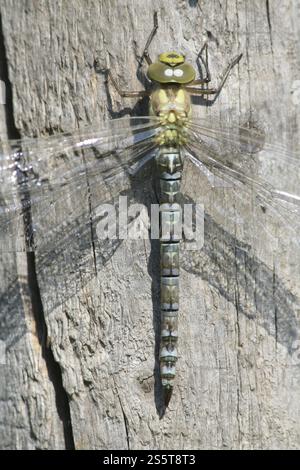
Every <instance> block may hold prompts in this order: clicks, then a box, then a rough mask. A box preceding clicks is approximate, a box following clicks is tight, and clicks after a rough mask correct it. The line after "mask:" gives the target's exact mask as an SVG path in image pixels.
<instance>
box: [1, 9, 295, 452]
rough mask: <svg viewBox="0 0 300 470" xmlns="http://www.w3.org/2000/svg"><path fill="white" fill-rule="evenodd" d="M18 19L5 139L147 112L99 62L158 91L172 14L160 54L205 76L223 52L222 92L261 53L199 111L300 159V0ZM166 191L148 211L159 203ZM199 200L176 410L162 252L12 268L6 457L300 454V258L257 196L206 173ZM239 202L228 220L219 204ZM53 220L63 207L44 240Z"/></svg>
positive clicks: (9, 20) (40, 261)
mask: <svg viewBox="0 0 300 470" xmlns="http://www.w3.org/2000/svg"><path fill="white" fill-rule="evenodd" d="M0 11H1V18H2V30H3V33H2V38H1V44H0V47H1V58H2V59H1V68H2V69H1V74H2V80H5V81H6V82H7V81H8V80H9V83H10V84H11V89H12V97H10V96H8V102H7V105H6V107H5V109H3V107H1V132H2V134H1V135H2V136H8V137H9V138H15V137H18V135H20V136H22V137H23V136H33V137H36V136H37V137H38V136H47V135H49V134H53V133H56V132H60V131H72V130H73V129H77V128H78V127H82V126H84V125H85V124H89V123H93V124H99V128H101V123H102V122H103V120H105V119H108V118H111V117H116V116H121V115H123V114H124V113H123V111H122V110H124V108H125V110H126V109H127V110H128V109H132V108H134V107H135V105H136V102H135V101H134V100H129V99H124V100H121V99H120V97H119V96H118V95H117V94H116V92H115V90H114V89H113V88H112V87H111V86H110V87H109V90H108V89H107V87H106V86H105V83H104V77H103V75H101V74H99V73H97V72H96V71H95V67H94V64H95V61H96V62H97V63H98V64H100V66H101V67H105V66H107V65H110V67H111V69H112V71H113V72H114V74H115V75H116V77H117V78H118V81H119V83H120V85H121V86H122V87H123V88H128V89H141V88H142V84H141V82H140V81H139V80H138V77H137V76H136V69H137V61H136V54H137V55H138V54H141V52H142V51H143V47H144V45H145V41H146V39H147V37H148V34H149V33H150V30H151V28H152V17H153V12H154V11H157V12H158V19H159V30H158V33H157V36H156V38H155V40H154V41H153V43H152V44H151V48H150V53H151V55H152V56H153V57H155V55H156V54H158V53H160V52H162V51H166V50H170V49H171V50H172V49H175V50H179V51H183V52H184V53H185V54H186V56H187V58H188V59H189V60H190V61H192V63H194V62H195V60H196V57H197V53H198V52H199V50H200V48H201V46H202V45H203V43H204V42H205V41H208V44H209V59H210V69H211V73H212V77H213V81H214V82H215V81H217V80H218V78H219V77H220V75H221V72H222V70H223V69H224V67H225V66H226V65H227V63H228V62H229V60H230V59H231V58H232V57H233V56H235V55H236V54H238V53H239V52H243V58H242V60H241V61H240V63H239V64H238V66H237V67H235V69H234V70H233V72H232V73H231V75H230V78H229V80H228V81H227V83H226V85H225V87H224V89H223V90H222V93H221V94H220V96H219V97H218V99H217V100H216V101H215V103H214V104H213V105H212V106H206V105H205V102H203V100H196V102H195V114H196V115H197V116H201V115H204V116H210V117H214V118H215V119H216V122H219V121H220V120H225V121H226V122H227V121H228V122H231V123H239V124H244V123H246V122H249V121H251V122H254V123H255V124H256V125H257V126H259V127H260V128H262V129H264V131H266V133H267V135H268V140H271V141H273V140H276V141H279V142H281V143H282V144H283V145H285V146H287V147H288V148H289V149H290V150H296V149H299V100H298V99H297V98H298V94H299V93H298V91H299V83H300V82H299V77H300V59H299V58H300V50H299V49H300V45H299V44H300V43H299V25H300V21H299V20H300V4H299V2H298V0H270V1H266V2H265V1H261V0H253V1H251V2H248V1H246V0H237V1H236V0H234V1H233V0H228V1H226V2H217V1H211V0H203V1H202V0H201V1H200V0H199V1H192V0H190V1H185V0H165V1H160V0H151V1H150V0H144V1H142V2H141V1H137V0H121V1H116V0H98V1H97V0H94V1H93V0H88V1H83V0H73V1H71V2H69V1H62V0H60V1H55V2H52V1H46V0H34V1H33V0H32V1H29V2H28V1H25V0H21V1H20V0H2V1H1V7H0ZM7 83H8V82H7ZM9 100H12V102H11V103H12V106H13V107H11V103H9ZM143 109H145V108H144V104H143V103H142V104H141V105H140V106H138V107H136V110H137V112H140V113H141V112H143ZM5 116H6V117H5ZM13 122H14V124H13ZM48 170H50V173H51V169H48ZM265 173H266V174H267V173H268V174H270V175H271V176H272V178H273V181H274V182H275V183H276V184H281V183H284V182H287V183H288V186H289V188H290V190H291V191H293V189H294V188H296V187H297V185H298V184H299V182H298V178H297V175H296V174H290V173H287V171H286V170H285V168H284V166H283V165H280V167H279V168H273V167H272V166H270V165H268V162H266V165H265ZM48 176H49V178H50V180H51V174H50V175H48ZM150 183H151V182H149V187H148V186H147V187H146V188H144V190H143V191H140V192H137V194H136V199H137V200H138V201H139V202H141V201H142V200H143V198H144V199H145V197H146V199H147V198H148V201H151V197H152V196H151V184H150ZM4 189H5V188H4ZM0 191H1V189H0ZM183 192H184V193H185V194H186V197H188V198H190V199H191V200H196V201H199V202H201V203H203V204H204V207H205V209H206V210H207V212H208V214H209V218H208V219H207V221H206V229H205V245H204V248H203V249H202V250H201V251H200V252H199V253H198V254H196V255H195V253H186V254H183V256H182V266H183V269H182V271H181V278H180V282H181V307H180V319H179V321H180V325H179V335H180V338H179V356H180V357H179V361H178V365H177V378H176V383H175V389H174V393H173V397H172V399H171V402H170V404H169V407H168V409H167V410H166V412H165V414H164V415H163V416H161V397H160V391H159V377H158V370H157V367H156V365H155V361H156V359H155V351H156V352H157V344H156V343H157V339H158V335H159V331H158V326H157V323H158V321H157V320H158V314H159V313H158V311H157V310H158V281H159V271H158V266H159V259H158V248H157V245H156V244H155V243H152V244H151V243H150V241H148V240H146V241H144V240H141V241H136V240H126V241H124V242H123V243H121V244H120V245H118V246H117V245H116V246H113V245H107V246H105V247H104V249H105V251H106V255H107V256H102V257H101V256H100V255H99V256H98V253H99V252H98V251H97V250H96V253H97V256H95V249H94V247H93V245H92V242H91V240H90V243H89V244H88V248H86V250H85V252H84V254H82V253H79V254H78V253H77V255H78V258H76V256H75V258H74V257H73V258H72V257H71V256H68V254H69V253H70V252H71V250H72V246H71V245H72V240H69V241H68V243H69V242H70V245H68V244H66V246H65V247H62V248H63V249H62V254H61V256H57V257H56V256H55V255H53V256H52V257H51V256H48V258H47V257H46V259H45V256H43V253H42V252H41V251H39V250H38V251H37V253H36V255H35V257H33V255H32V254H30V255H28V256H27V255H25V254H17V255H16V254H13V253H8V254H5V255H3V254H2V255H1V256H2V258H1V264H0V279H1V292H0V312H1V341H2V344H3V343H4V344H5V345H6V346H7V348H6V354H5V361H4V360H3V359H2V363H0V373H1V388H0V393H1V400H0V423H1V424H0V448H6V449H7V448H9V449H41V448H42V449H61V448H66V447H67V448H72V447H75V448H76V449H128V448H129V449H204V448H208V449H259V448H264V449H271V448H274V449H279V448H288V449H293V448H299V445H300V419H299V418H300V416H299V414H300V413H299V411H300V410H299V392H300V374H299V349H298V348H299V296H300V292H299V253H295V252H294V250H293V246H292V244H291V245H290V244H289V243H287V242H286V237H285V231H284V226H280V225H278V224H277V225H276V224H275V223H274V222H273V220H272V217H271V215H270V214H268V211H266V212H265V213H264V212H263V211H261V210H260V209H259V210H257V209H255V200H254V198H253V200H250V199H249V200H247V201H245V200H243V201H241V200H239V199H236V198H234V197H233V195H232V193H231V192H230V191H229V190H226V188H219V189H217V190H215V191H212V190H211V189H210V188H209V185H208V183H207V181H206V180H205V178H203V177H201V175H200V174H199V175H198V174H197V172H195V170H193V168H192V166H191V165H186V169H185V174H184V180H183ZM145 194H146V196H145ZM82 201H84V203H85V204H88V202H87V197H86V195H85V194H78V195H76V198H74V199H71V200H70V201H69V200H64V201H62V204H61V205H60V206H59V207H58V208H57V209H56V210H58V211H60V210H61V211H65V212H67V213H68V214H70V213H71V211H72V207H74V206H73V205H76V204H82ZM212 201H213V203H212ZM218 201H219V204H218ZM221 203H222V204H223V206H224V207H225V208H226V211H225V212H222V211H221V210H220V211H218V210H216V209H215V208H216V207H221ZM210 209H211V210H210ZM87 210H88V208H87ZM236 214H242V222H241V221H239V219H238V217H237V216H236ZM32 216H33V220H34V211H33V214H32ZM52 223H53V218H52V214H51V212H50V215H49V222H48V226H46V227H45V228H44V229H45V230H46V231H49V232H51V230H52ZM74 253H75V251H74ZM102 254H103V253H102Z"/></svg>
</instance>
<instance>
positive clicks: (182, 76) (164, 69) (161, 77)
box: [147, 51, 196, 85]
mask: <svg viewBox="0 0 300 470" xmlns="http://www.w3.org/2000/svg"><path fill="white" fill-rule="evenodd" d="M147 76H148V78H149V79H150V80H152V81H154V82H158V83H178V84H181V85H183V84H186V83H190V82H192V81H193V80H194V79H195V76H196V72H195V70H194V68H193V67H192V65H190V64H188V63H187V62H185V56H184V55H182V54H179V53H178V52H174V51H172V52H164V53H163V54H160V55H159V56H158V59H157V61H156V62H154V63H153V64H151V65H150V66H149V68H148V70H147Z"/></svg>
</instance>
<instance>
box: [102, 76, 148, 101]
mask: <svg viewBox="0 0 300 470" xmlns="http://www.w3.org/2000/svg"><path fill="white" fill-rule="evenodd" d="M106 73H107V77H108V78H109V79H110V80H111V82H112V84H113V86H114V88H115V89H116V91H117V92H118V94H119V95H120V96H121V97H122V98H142V97H144V96H149V94H150V93H149V91H147V90H139V91H127V90H121V89H120V87H119V85H118V83H117V81H116V79H115V78H114V76H113V75H112V73H111V71H110V69H107V70H106Z"/></svg>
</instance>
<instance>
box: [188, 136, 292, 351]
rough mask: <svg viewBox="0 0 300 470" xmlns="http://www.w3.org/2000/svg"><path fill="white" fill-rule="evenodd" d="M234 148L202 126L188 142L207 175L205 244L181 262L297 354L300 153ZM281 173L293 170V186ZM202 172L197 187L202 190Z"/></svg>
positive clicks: (191, 158)
mask: <svg viewBox="0 0 300 470" xmlns="http://www.w3.org/2000/svg"><path fill="white" fill-rule="evenodd" d="M216 134H217V133H216ZM221 142H222V140H221ZM228 143H229V145H230V142H228ZM234 143H237V142H234ZM234 147H235V149H236V151H231V152H230V151H227V148H226V145H220V142H219V141H218V140H217V139H213V138H212V137H211V136H210V137H209V138H206V136H205V135H202V132H200V131H199V130H197V132H193V136H192V138H191V139H190V142H189V144H188V145H187V157H188V160H189V161H190V162H192V165H193V167H194V168H197V169H198V170H199V171H200V173H199V175H204V176H205V179H204V182H203V184H202V188H203V190H202V191H201V197H203V199H202V200H201V202H203V203H204V242H203V245H202V246H201V247H199V249H198V250H194V251H193V250H191V249H188V250H186V251H185V252H184V253H183V254H182V257H181V263H182V267H183V268H184V269H186V270H187V271H189V272H191V273H194V274H196V275H198V276H200V277H201V278H202V279H204V280H206V281H207V282H208V283H209V284H210V285H211V286H212V287H213V288H214V289H216V290H218V292H219V293H220V295H221V296H223V297H224V298H225V299H226V300H227V301H229V302H231V303H233V304H234V305H235V306H236V308H237V309H238V311H239V312H241V313H243V314H244V315H246V316H247V317H248V318H252V319H255V321H256V323H257V325H260V326H261V327H262V328H264V329H265V330H266V331H268V333H269V334H272V335H274V336H276V341H278V342H279V343H281V344H282V345H284V346H285V347H286V348H287V350H288V352H289V353H290V354H293V353H294V351H295V350H294V347H295V346H294V342H295V339H297V338H298V336H299V319H298V318H297V312H298V311H299V298H298V297H297V295H296V293H295V292H296V291H295V289H294V288H293V291H292V290H291V287H292V286H291V285H290V284H289V282H287V280H289V278H290V276H291V277H292V278H295V279H297V278H298V277H299V265H300V238H299V228H300V216H299V192H298V187H297V185H293V179H295V180H297V179H298V178H299V176H298V175H299V164H298V160H297V156H296V155H295V154H293V155H291V154H290V153H289V152H288V151H285V150H284V149H283V148H280V149H279V150H278V149H276V148H274V150H273V151H271V150H270V148H269V147H267V148H265V149H264V150H261V151H259V152H257V153H255V154H254V153H253V154H252V155H251V154H247V153H241V152H240V153H239V152H238V151H237V147H236V146H234ZM270 147H271V146H270ZM266 159H268V161H267V163H268V164H269V165H270V166H271V169H272V171H271V172H270V173H268V172H267V171H266V172H264V169H269V168H268V167H267V163H266ZM280 171H282V172H286V174H290V183H291V186H290V187H291V188H292V189H290V187H287V188H284V186H283V181H284V178H282V181H280V178H278V172H280ZM190 174H191V175H193V174H192V173H191V172H190ZM208 174H209V175H210V176H209V178H208ZM211 175H213V176H214V177H215V178H216V179H214V177H212V176H211ZM274 175H276V176H275V177H274ZM195 178H196V181H195V187H198V188H199V187H200V188H201V186H200V185H199V179H198V181H197V176H195ZM202 179H203V178H202ZM205 181H206V182H207V183H208V184H207V185H206V184H205ZM278 181H279V183H278ZM276 182H277V183H276ZM208 185H209V188H210V189H209V188H208ZM189 187H192V183H191V182H190V183H189ZM192 192H193V190H192V189H191V194H192ZM198 193H199V191H198ZM194 194H197V193H195V192H194ZM287 260H290V263H289V265H287ZM294 271H295V276H294V275H291V272H294ZM274 317H275V318H274ZM274 324H275V325H276V331H274Z"/></svg>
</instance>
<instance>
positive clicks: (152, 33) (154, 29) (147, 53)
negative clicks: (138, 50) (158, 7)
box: [139, 11, 158, 67]
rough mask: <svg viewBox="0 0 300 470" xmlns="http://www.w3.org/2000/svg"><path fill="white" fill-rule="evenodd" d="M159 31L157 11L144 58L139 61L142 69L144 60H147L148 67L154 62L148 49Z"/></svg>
mask: <svg viewBox="0 0 300 470" xmlns="http://www.w3.org/2000/svg"><path fill="white" fill-rule="evenodd" d="M157 30H158V20H157V11H155V12H154V15H153V28H152V31H151V33H150V35H149V37H148V39H147V42H146V45H145V49H144V52H143V54H142V56H141V57H140V59H139V66H140V67H141V65H142V63H143V60H144V59H145V60H146V62H147V64H148V65H151V64H152V60H151V57H150V55H149V52H148V49H149V46H150V44H151V42H152V40H153V38H154V36H155V34H156V31H157Z"/></svg>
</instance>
